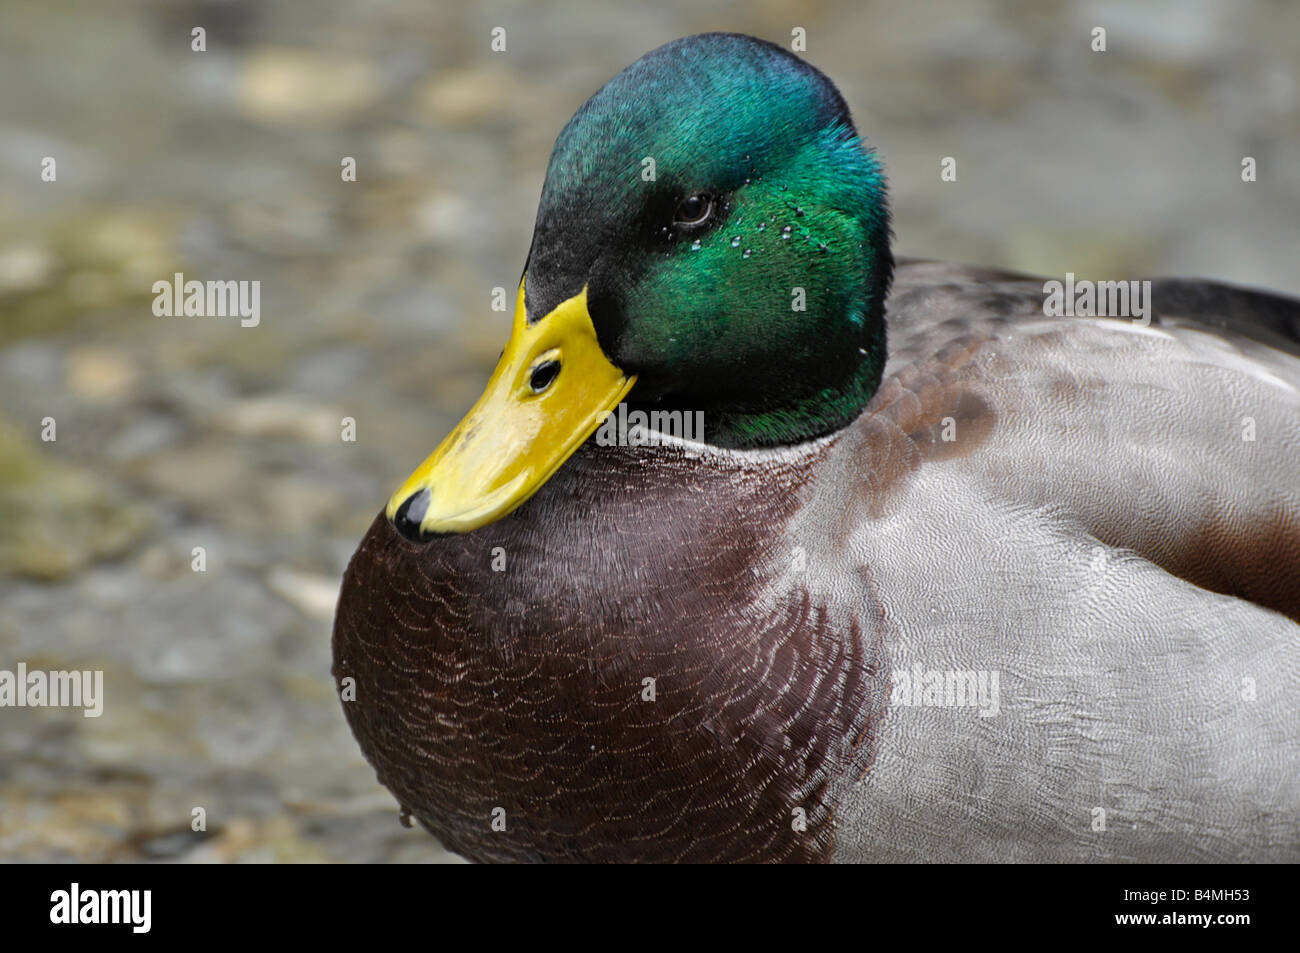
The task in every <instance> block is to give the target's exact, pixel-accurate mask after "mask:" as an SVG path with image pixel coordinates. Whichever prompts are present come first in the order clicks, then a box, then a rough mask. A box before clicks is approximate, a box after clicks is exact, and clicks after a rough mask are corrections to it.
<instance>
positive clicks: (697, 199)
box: [673, 192, 713, 228]
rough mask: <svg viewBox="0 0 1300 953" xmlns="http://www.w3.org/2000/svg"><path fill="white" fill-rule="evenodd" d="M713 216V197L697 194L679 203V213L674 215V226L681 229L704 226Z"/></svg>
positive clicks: (701, 193)
mask: <svg viewBox="0 0 1300 953" xmlns="http://www.w3.org/2000/svg"><path fill="white" fill-rule="evenodd" d="M712 215H713V196H711V195H706V194H705V193H703V192H696V193H695V194H694V195H690V196H687V197H686V198H684V199H682V201H681V202H680V203H678V205H677V211H676V212H675V213H673V224H674V225H677V226H679V227H684V228H692V227H694V226H697V225H703V224H704V223H705V222H707V221H708V220H709V218H710V217H711V216H712Z"/></svg>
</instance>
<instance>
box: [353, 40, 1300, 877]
mask: <svg viewBox="0 0 1300 953" xmlns="http://www.w3.org/2000/svg"><path fill="white" fill-rule="evenodd" d="M1049 284H1050V282H1045V281H1044V280H1043V279H1041V278H1034V277H1031V276H1025V275H1021V274H1018V273H1015V272H1011V271H1005V270H1001V269H998V268H992V267H977V266H963V265H954V264H947V263H942V262H938V261H931V260H920V259H917V260H912V259H899V260H898V261H895V259H894V256H893V254H892V251H891V215H890V211H889V205H888V197H887V184H886V179H885V174H884V168H883V163H882V160H881V159H880V157H879V155H878V154H877V152H876V151H875V149H874V148H873V147H871V146H870V145H868V144H867V142H866V141H865V140H864V139H863V138H862V137H861V136H860V135H859V133H858V132H857V129H856V126H855V125H854V123H853V121H852V119H851V116H850V112H849V108H848V106H847V104H846V102H845V100H844V98H843V96H842V95H841V94H840V92H839V91H838V90H837V88H836V87H835V85H834V84H833V83H832V81H831V80H830V79H829V78H827V77H826V76H825V75H824V74H823V73H821V72H820V71H819V70H818V69H816V68H815V67H813V66H812V65H810V64H809V63H808V62H806V61H805V60H803V59H802V58H800V57H798V56H796V55H795V54H794V53H792V52H790V51H787V50H786V49H784V48H783V47H780V46H777V45H774V44H771V43H768V42H766V41H763V40H759V39H756V38H753V37H749V36H744V35H740V34H730V33H709V34H702V35H697V36H691V37H687V38H684V39H679V40H676V41H674V42H670V43H668V44H667V45H665V46H661V47H659V48H658V49H655V50H653V51H652V52H650V53H648V54H646V55H645V56H643V57H642V58H641V59H639V60H637V61H636V62H635V63H633V64H632V65H630V66H629V67H627V68H626V69H625V70H623V71H622V72H621V73H619V74H618V75H616V76H615V77H614V78H613V79H611V80H610V81H609V82H608V83H606V84H605V85H604V86H603V87H601V88H600V89H599V90H598V91H597V92H596V93H595V94H594V95H592V96H591V98H590V99H589V100H587V102H586V103H585V104H584V105H582V106H581V108H579V109H578V110H577V112H576V113H575V114H574V116H573V117H572V119H570V121H569V122H568V123H567V125H565V126H564V128H563V130H562V131H561V132H560V134H559V137H558V139H557V140H556V144H555V147H554V151H553V153H552V155H551V157H550V161H549V165H548V167H547V170H546V178H545V183H544V185H543V188H542V193H541V199H540V204H539V208H538V213H537V219H536V225H535V228H534V233H533V239H532V244H531V247H530V249H529V251H528V255H527V259H526V262H525V265H524V268H523V274H522V278H521V281H520V284H519V288H518V296H517V302H516V307H515V311H514V317H513V324H512V329H511V332H510V337H509V341H508V343H507V344H506V346H505V348H504V350H503V352H502V355H501V358H500V361H499V363H498V365H497V367H496V370H495V371H494V372H493V374H492V376H491V378H490V380H489V382H488V384H487V388H486V390H485V392H484V394H483V396H482V397H481V398H480V400H479V401H478V402H477V403H476V404H475V405H474V406H473V408H472V409H471V410H470V412H469V413H468V415H467V416H466V417H465V419H464V420H463V421H462V422H461V423H460V424H459V425H457V426H456V428H455V429H454V430H453V431H452V432H451V433H450V434H449V435H448V436H447V437H446V438H445V440H444V441H443V442H442V443H441V444H440V445H439V446H438V447H437V449H435V450H434V452H433V453H432V454H431V455H430V456H428V458H427V459H426V460H425V461H424V462H423V463H422V464H421V465H420V466H419V467H418V468H417V469H415V471H414V472H413V473H412V474H411V476H410V478H409V479H407V480H406V482H405V483H404V484H403V485H402V486H400V487H399V488H398V489H397V490H396V492H394V493H393V494H392V496H391V498H390V499H389V500H388V502H387V505H386V506H385V508H384V509H383V510H382V511H381V512H379V513H378V515H377V516H376V518H375V520H374V522H373V524H372V525H371V527H370V529H369V531H368V532H367V533H366V535H365V537H364V539H363V540H362V541H361V543H360V545H359V547H358V549H357V550H356V552H355V554H354V555H353V557H352V559H351V562H350V563H349V565H348V567H347V570H346V573H345V575H344V578H343V582H342V587H341V591H340V595H339V600H338V605H337V613H336V617H335V622H334V629H333V643H332V648H333V675H334V678H335V681H336V684H337V687H338V690H339V694H340V698H341V699H342V700H343V701H342V704H343V710H344V714H345V717H346V719H347V721H348V723H349V725H350V727H351V729H352V732H353V734H354V736H355V739H356V741H357V742H358V744H359V745H360V748H361V751H362V752H363V754H364V755H365V757H366V759H367V760H368V761H369V763H370V764H371V765H372V766H373V768H374V770H375V772H376V776H377V778H378V780H379V782H380V783H381V784H382V785H384V786H385V787H386V788H387V789H388V790H389V791H390V792H391V793H392V794H393V796H394V798H395V799H396V801H397V804H398V806H400V809H401V811H402V816H403V818H404V819H405V820H407V821H408V823H409V819H410V818H414V819H415V820H416V821H418V822H419V824H420V825H421V826H422V827H423V828H425V829H426V830H427V831H428V832H430V833H431V834H432V835H434V837H436V838H437V839H438V841H440V842H441V843H442V844H443V845H444V846H445V847H446V848H448V849H449V850H451V851H453V852H455V853H457V854H460V855H461V856H463V857H464V858H466V859H469V860H471V861H476V862H560V863H566V862H596V863H622V862H629V863H676V862H681V863H750V862H756V863H786V862H791V863H797V862H877V861H880V862H900V861H901V862H945V863H946V862H1002V863H1009V862H1076V861H1103V862H1105V861H1142V862H1171V861H1250V862H1257V861H1290V862H1295V861H1297V860H1300V770H1298V769H1300V691H1298V690H1297V689H1298V688H1300V301H1296V300H1294V299H1292V298H1289V297H1286V296H1284V295H1281V294H1273V293H1269V292H1266V291H1260V290H1253V289H1249V288H1244V287H1236V286H1232V285H1228V284H1224V283H1217V282H1211V281H1197V280H1176V279H1159V280H1152V281H1151V282H1150V283H1149V286H1142V285H1138V286H1135V290H1134V295H1135V296H1136V295H1137V294H1138V293H1139V291H1140V290H1141V289H1142V288H1143V287H1145V288H1147V292H1148V296H1147V304H1145V305H1143V306H1142V308H1141V310H1142V311H1143V312H1144V313H1143V314H1142V315H1141V316H1134V315H1131V314H1130V315H1117V314H1104V313H1100V311H1101V309H1093V310H1094V311H1097V312H1098V313H1095V314H1094V313H1087V312H1088V311H1089V309H1088V308H1083V309H1075V311H1074V313H1068V314H1062V313H1058V312H1059V310H1060V309H1058V308H1053V307H1052V306H1051V304H1050V301H1049V300H1048V299H1050V298H1051V297H1052V294H1051V291H1055V290H1056V289H1051V291H1049V288H1048V285H1049ZM1058 297H1059V295H1058ZM1100 298H1101V294H1100V293H1099V295H1098V300H1100ZM1135 300H1136V298H1135ZM1132 304H1133V302H1130V305H1132ZM1067 310H1068V309H1067ZM1129 310H1130V311H1133V310H1135V309H1134V308H1133V307H1130V308H1129ZM625 420H626V421H632V423H627V424H626V425H624V423H623V422H624V421H625ZM683 420H688V421H696V420H698V421H702V427H698V428H695V430H694V432H691V433H687V434H685V435H682V434H680V433H676V432H675V427H676V426H677V424H678V423H679V422H680V421H683ZM611 421H618V422H619V423H618V424H617V425H612V424H611ZM643 422H648V423H645V425H643ZM652 438H653V439H652Z"/></svg>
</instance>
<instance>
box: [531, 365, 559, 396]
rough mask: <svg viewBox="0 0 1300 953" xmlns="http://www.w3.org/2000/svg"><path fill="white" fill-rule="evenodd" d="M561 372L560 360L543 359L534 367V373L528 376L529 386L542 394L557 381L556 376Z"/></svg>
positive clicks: (535, 392) (534, 391)
mask: <svg viewBox="0 0 1300 953" xmlns="http://www.w3.org/2000/svg"><path fill="white" fill-rule="evenodd" d="M559 374H560V362H559V361H543V362H542V363H541V364H538V365H537V366H536V367H534V368H533V372H532V374H530V375H529V377H528V386H529V387H531V388H532V389H533V393H534V394H540V393H541V392H542V391H544V390H546V388H548V387H550V386H551V385H552V384H553V383H555V378H556V377H558V376H559Z"/></svg>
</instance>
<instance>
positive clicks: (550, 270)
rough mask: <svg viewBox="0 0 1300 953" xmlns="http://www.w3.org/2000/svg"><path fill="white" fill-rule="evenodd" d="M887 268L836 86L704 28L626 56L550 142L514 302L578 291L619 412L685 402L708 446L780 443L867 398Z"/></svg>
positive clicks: (867, 169)
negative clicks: (520, 296) (629, 406)
mask: <svg viewBox="0 0 1300 953" xmlns="http://www.w3.org/2000/svg"><path fill="white" fill-rule="evenodd" d="M892 268H893V259H892V257H891V255H890V251H889V212H888V206H887V201H886V193H885V179H884V175H883V172H882V171H881V168H880V165H879V163H878V162H877V161H876V158H875V156H874V154H873V153H872V152H871V151H870V150H868V149H866V148H865V147H864V145H863V143H862V140H861V139H859V137H858V135H857V133H856V132H855V131H854V128H853V124H852V121H851V119H850V118H849V111H848V107H847V106H846V105H845V102H844V99H843V98H842V97H841V96H840V94H839V91H838V90H837V89H836V88H835V86H834V85H833V84H832V83H831V81H830V80H829V79H827V78H826V77H825V76H824V75H822V73H820V72H819V71H818V70H816V69H814V68H813V67H812V66H809V65H808V64H807V63H805V62H803V61H802V60H800V59H799V58H798V57H796V56H794V55H793V54H791V53H788V52H786V51H785V50H783V49H781V48H780V47H778V46H774V45H772V44H770V43H766V42H764V41H762V40H756V39H754V38H752V37H747V36H739V35H735V34H725V33H708V34H703V35H700V36H693V37H688V38H686V39H682V40H677V41H675V42H673V43H669V44H667V45H666V46H662V47H660V48H659V49H657V50H654V51H653V52H651V53H648V54H646V55H645V56H643V57H642V58H641V59H639V60H637V61H636V62H635V63H633V64H632V65H631V66H629V67H628V68H627V69H625V70H624V71H623V72H622V73H619V74H618V75H617V76H616V77H614V79H612V80H610V82H609V83H607V84H606V85H605V86H604V87H602V88H601V89H600V90H599V91H598V92H597V93H596V94H595V95H594V96H592V97H591V99H589V100H588V101H587V103H586V104H585V105H584V106H583V107H582V108H581V109H579V110H578V112H577V114H576V115H574V117H573V118H572V119H571V120H570V121H569V123H568V125H567V126H565V128H564V131H563V132H561V133H560V136H559V139H558V140H557V141H556V144H555V151H554V153H553V155H552V156H551V162H550V167H549V169H548V170H547V176H546V185H545V187H544V189H543V192H542V200H541V206H540V208H539V210H538V214H537V226H536V231H535V232H534V235H533V244H532V250H531V252H530V254H529V260H528V265H527V267H526V278H527V307H528V315H529V317H530V319H536V318H539V317H541V316H543V315H545V314H547V313H549V312H550V311H551V310H552V309H553V308H554V307H555V306H556V305H558V304H559V303H560V302H561V301H564V300H565V299H567V298H570V297H572V296H573V295H575V294H577V293H578V292H579V291H581V289H582V288H583V287H584V286H586V287H587V289H588V302H589V306H590V310H591V317H592V320H593V323H594V325H595V328H596V332H597V335H598V337H599V339H600V343H601V346H602V348H603V349H604V351H605V353H606V354H607V355H608V356H609V358H610V360H611V361H612V362H613V363H614V364H615V365H616V366H618V367H619V368H621V369H623V370H624V371H626V372H627V373H628V374H634V375H636V377H637V381H636V384H635V386H634V387H633V388H632V390H631V392H630V393H629V395H628V398H627V399H628V401H629V403H634V404H638V405H643V406H647V407H663V408H680V409H685V410H692V411H693V410H702V411H704V419H705V424H706V428H707V429H706V434H707V439H708V440H709V442H711V443H715V444H718V445H722V446H734V447H752V446H763V445H778V444H790V443H795V442H798V441H801V440H805V439H808V438H811V437H815V436H819V435H821V434H824V433H828V432H830V431H832V430H835V429H837V428H839V427H841V426H843V425H844V424H846V423H848V422H849V421H850V420H852V419H853V418H854V417H855V416H857V414H858V412H859V411H860V410H861V409H862V407H863V405H864V404H865V403H866V402H867V400H869V399H870V397H871V395H872V394H873V393H874V392H875V389H876V387H877V386H878V384H879V382H880V375H881V371H882V369H883V367H884V361H885V327H884V320H883V309H884V299H885V296H886V294H887V292H888V289H889V281H890V277H891V273H892Z"/></svg>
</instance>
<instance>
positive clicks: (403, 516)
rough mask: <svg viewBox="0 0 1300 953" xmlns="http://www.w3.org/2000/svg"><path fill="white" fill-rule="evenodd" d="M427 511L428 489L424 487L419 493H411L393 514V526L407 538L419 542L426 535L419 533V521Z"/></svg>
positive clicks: (421, 520)
mask: <svg viewBox="0 0 1300 953" xmlns="http://www.w3.org/2000/svg"><path fill="white" fill-rule="evenodd" d="M428 511H429V490H428V488H427V487H426V488H425V489H423V490H421V491H420V492H419V493H412V494H411V495H410V496H408V497H407V498H406V500H405V502H403V503H402V505H401V506H399V507H398V508H397V512H396V513H394V514H393V526H394V527H395V528H396V529H397V531H398V532H399V533H401V534H402V535H403V536H405V537H406V538H407V539H409V540H414V541H415V542H419V541H420V540H422V539H425V538H426V537H424V536H421V535H420V523H421V522H423V520H424V514H425V513H427V512H428Z"/></svg>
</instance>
